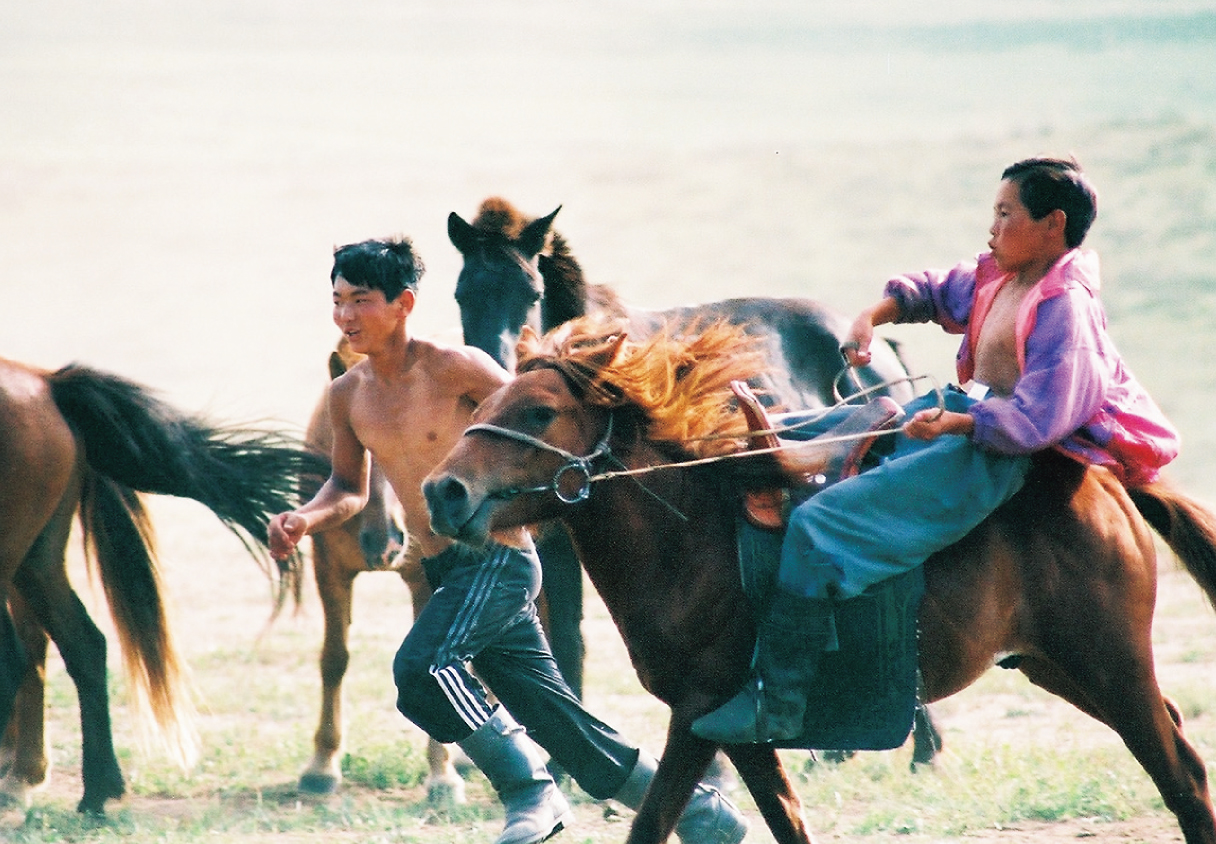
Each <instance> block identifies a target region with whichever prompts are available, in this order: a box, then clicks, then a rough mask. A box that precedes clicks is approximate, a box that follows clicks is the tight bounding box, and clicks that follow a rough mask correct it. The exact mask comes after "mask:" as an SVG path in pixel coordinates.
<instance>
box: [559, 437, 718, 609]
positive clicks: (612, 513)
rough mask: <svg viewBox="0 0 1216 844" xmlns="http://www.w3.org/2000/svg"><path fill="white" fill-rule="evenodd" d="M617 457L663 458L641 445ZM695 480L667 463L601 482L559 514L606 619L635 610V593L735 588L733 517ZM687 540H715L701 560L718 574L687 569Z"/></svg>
mask: <svg viewBox="0 0 1216 844" xmlns="http://www.w3.org/2000/svg"><path fill="white" fill-rule="evenodd" d="M617 457H618V458H619V459H620V460H621V462H622V463H623V464H624V465H625V466H628V467H631V468H634V467H640V466H646V465H656V464H662V463H669V462H671V460H670V458H669V457H667V456H665V455H662V454H660V453H659V452H658V451H657V450H653V449H651V448H649V447H647V446H643V447H641V448H639V449H637V450H635V451H634V453H633V454H629V455H622V454H620V453H618V454H617ZM616 468H619V466H618V467H616ZM702 480H703V479H701V478H699V477H693V476H690V470H688V469H675V468H673V469H665V470H660V471H658V472H654V473H650V474H646V475H640V476H632V477H622V478H616V479H613V480H609V481H601V482H598V483H596V484H595V485H594V486H593V487H592V492H591V495H590V496H589V497H588V498H587V500H586V501H585V502H583V503H582V504H581V505H579V506H578V507H577V508H575V509H574V510H573V511H571V513H570V514H568V515H567V516H566V517H565V518H564V519H563V520H564V521H565V522H566V525H567V527H568V528H569V530H570V534H571V536H572V538H573V540H574V543H575V544H576V546H578V550H579V558H580V559H581V560H582V562H583V567H584V568H585V569H586V571H587V575H588V577H589V578H590V579H591V581H592V583H593V585H594V586H595V588H596V590H597V591H598V592H599V593H600V596H601V597H602V598H603V600H604V604H605V606H607V607H608V609H609V612H611V613H612V614H613V616H614V617H616V616H618V614H628V613H630V612H635V613H636V612H637V611H638V607H639V600H641V599H642V596H647V597H655V598H656V599H658V600H660V603H662V602H668V603H669V602H671V601H673V600H679V601H680V602H681V603H683V602H684V601H686V600H688V598H689V596H688V595H687V594H684V596H683V597H680V595H681V593H684V592H685V591H686V589H688V588H689V587H690V584H691V583H692V582H693V581H697V582H699V583H706V582H710V581H716V582H718V583H719V585H718V586H717V587H715V588H721V589H729V588H730V587H731V584H734V585H735V588H739V589H740V590H741V586H739V585H738V583H739V578H738V572H737V567H736V566H735V565H734V563H733V559H734V540H735V536H734V527H733V525H734V522H733V518H732V516H731V514H730V512H729V507H728V506H727V504H726V503H725V502H724V501H723V500H722V499H721V496H718V495H716V494H715V486H714V485H713V484H712V483H710V484H706V483H703V482H702ZM693 537H696V540H697V541H696V543H695V545H696V546H697V547H698V548H707V547H711V546H713V545H714V544H715V543H713V542H711V541H708V540H710V539H712V538H714V537H716V538H717V539H718V540H719V541H718V542H717V543H716V544H717V545H718V546H720V547H718V548H717V551H718V553H716V554H713V555H710V556H708V557H706V558H705V560H704V561H703V562H704V563H705V564H706V565H707V566H711V567H713V568H714V569H715V570H717V571H718V576H717V577H714V576H712V575H711V576H709V577H708V578H707V577H706V572H705V571H704V570H703V569H702V570H700V571H694V570H693V567H691V566H689V564H688V562H689V561H688V549H689V547H691V546H692V545H693V544H694V543H692V542H691V540H692V538H693ZM664 594H665V595H666V597H662V596H663V595H664ZM740 598H742V593H741V592H740ZM618 623H620V619H619V618H618Z"/></svg>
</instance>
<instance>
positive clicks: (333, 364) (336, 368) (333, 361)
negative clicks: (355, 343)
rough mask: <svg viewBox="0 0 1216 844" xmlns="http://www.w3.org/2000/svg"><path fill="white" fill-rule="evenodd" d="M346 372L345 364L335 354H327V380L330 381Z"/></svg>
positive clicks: (339, 356) (340, 357)
mask: <svg viewBox="0 0 1216 844" xmlns="http://www.w3.org/2000/svg"><path fill="white" fill-rule="evenodd" d="M345 372H346V364H345V363H344V362H343V361H342V356H341V355H340V354H338V353H337V352H330V353H329V380H330V381H332V380H334V379H335V378H337V377H338V376H339V375H342V374H344V373H345Z"/></svg>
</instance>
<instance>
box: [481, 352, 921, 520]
mask: <svg viewBox="0 0 1216 844" xmlns="http://www.w3.org/2000/svg"><path fill="white" fill-rule="evenodd" d="M846 369H847V367H846ZM839 380H840V376H837V381H838V382H839ZM921 380H929V381H931V382H933V389H934V392H936V393H937V397H938V413H939V414H940V413H942V412H944V411H945V398H944V396H943V395H942V391H941V387H940V385H939V384H938V383H937V380H936V379H935V378H934V377H933V376H932V375H914V376H908V377H907V378H900V379H896V380H893V381H885V382H883V383H881V384H875V385H874V386H872V387H867V388H865V389H862V390H859V391H858V392H856V393H854V394H852V395H850V396H848V397H845V398H840V399H839V401H838V402H837V403H836V404H835V405H832V407H829V408H826V409H825V410H824V411H823V413H822V414H820V415H821V416H822V415H826V414H827V413H829V412H830V411H832V410H835V409H836V408H838V407H841V406H842V405H844V404H846V403H847V402H848V401H851V400H853V399H856V398H861V397H864V396H868V395H870V394H872V393H875V392H877V391H879V390H882V389H886V388H887V387H889V386H891V385H892V384H898V383H902V382H907V383H915V382H917V381H921ZM837 395H838V396H839V393H837ZM613 418H614V417H613V415H612V413H611V412H610V413H609V414H608V427H607V428H606V429H605V431H604V435H603V436H602V437H600V440H599V442H598V443H597V444H596V446H595V448H594V449H593V450H592V451H591V453H590V454H588V455H585V456H583V457H580V456H579V455H577V454H574V453H572V452H569V451H566V450H565V449H564V448H559V447H558V446H555V445H551V444H549V443H547V442H545V441H544V440H542V439H540V438H538V437H534V436H532V435H531V434H525V433H524V432H523V431H515V430H512V429H511V428H503V427H501V426H499V425H492V424H490V423H486V422H479V423H476V424H474V425H470V426H469V427H468V428H466V429H465V431H464V434H463V436H467V435H469V434H474V433H478V432H480V433H485V434H493V435H495V436H500V437H504V438H506V439H509V440H514V441H516V442H520V443H523V444H525V445H529V446H532V447H533V448H536V449H539V450H541V451H547V452H549V453H550V454H556V455H557V456H558V457H561V458H562V459H563V460H565V461H566V462H565V463H564V464H562V465H561V466H560V467H558V469H557V471H556V472H554V473H553V480H551V481H550V482H549V483H547V484H541V485H538V486H532V487H508V488H506V489H501V490H496V491H495V492H493V493H491V494H490V497H491V498H496V499H509V498H514V497H516V496H517V495H526V494H528V493H535V492H552V493H553V494H554V495H555V496H557V499H558V500H559V501H561V502H562V503H563V504H577V503H579V502H581V501H585V500H587V498H588V497H589V496H590V495H591V485H592V484H593V483H598V482H600V481H610V480H615V479H617V478H635V479H636V478H637V477H639V476H641V475H649V474H651V473H652V472H658V471H660V470H663V469H685V468H690V467H693V466H706V465H709V464H712V463H720V462H723V461H726V460H734V459H737V458H743V457H754V456H756V455H758V454H774V453H776V452H779V451H783V450H786V449H793V448H798V447H799V446H800V445H803V444H810V443H815V444H816V445H823V444H825V443H840V442H851V441H854V440H861V439H865V438H867V437H881V436H889V435H893V434H897V433H899V430H900V429H899V428H892V429H888V430H882V431H861V432H859V433H856V434H838V435H835V436H831V437H829V436H819V437H815V438H814V439H810V440H805V441H801V442H798V443H797V444H795V445H778V446H773V447H771V448H756V449H748V450H746V451H736V452H731V453H728V454H717V455H713V456H711V457H700V458H694V459H692V460H682V461H677V462H675V463H659V464H656V465H653V466H641V467H639V468H637V469H627V468H621V469H616V470H610V471H606V472H599V473H593V471H592V465H591V464H592V463H594V462H595V461H597V460H600V459H601V458H608V459H612V460H616V458H615V457H614V456H613V454H612V448H611V447H610V446H609V445H608V440H609V439H610V438H611V437H612V428H613ZM805 424H806V421H805V420H804V421H802V422H800V423H799V424H797V425H786V426H778V427H776V428H770V429H769V430H767V431H749V432H747V434H729V435H728V434H716V435H711V436H706V437H699V438H698V440H699V441H705V440H713V439H743V438H745V437H749V436H756V435H758V434H781V433H784V432H787V431H793V430H797V429H798V428H800V427H802V426H803V425H805ZM616 462H617V464H618V465H622V466H623V464H621V463H620V461H619V460H616ZM571 472H574V473H576V474H577V475H579V476H581V480H580V483H579V487H578V489H577V490H576V491H575V492H574V493H573V494H572V495H568V494H566V493H564V492H563V491H562V485H561V481H562V479H563V478H564V477H566V475H567V474H569V473H571ZM639 485H640V484H639ZM642 489H644V490H645V491H646V492H648V493H650V494H651V495H654V493H653V492H651V491H650V490H648V489H646V488H645V487H642ZM660 500H661V499H660ZM663 503H664V504H666V503H667V502H663ZM667 506H668V508H669V509H672V511H673V512H675V513H676V514H677V515H679V516H680V517H681V518H684V519H685V520H687V517H685V516H683V514H681V513H679V512H678V511H676V510H675V508H673V507H671V505H670V504H667Z"/></svg>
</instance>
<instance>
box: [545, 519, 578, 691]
mask: <svg viewBox="0 0 1216 844" xmlns="http://www.w3.org/2000/svg"><path fill="white" fill-rule="evenodd" d="M536 553H537V555H538V556H539V557H540V564H541V573H542V585H543V587H544V597H545V601H546V603H547V608H546V612H545V615H544V621H545V634H546V635H547V636H548V637H549V647H550V648H551V649H552V651H553V658H554V659H555V660H556V661H557V667H558V670H560V671H561V672H562V677H563V678H565V680H566V685H567V686H569V687H570V689H571V691H573V692H574V696H575V697H577V698H579V699H580V700H581V699H582V697H583V661H584V660H585V658H586V655H587V654H586V646H585V644H584V642H583V630H582V624H583V568H582V566H581V565H580V564H579V560H578V555H577V554H575V552H574V546H573V545H572V544H571V542H570V534H569V533H568V532H567V531H566V528H565V527H564V526H563V525H561V524H558V523H556V522H552V523H549V524H546V525H544V526H543V527H542V528H541V532H540V535H539V537H538V538H537V543H536Z"/></svg>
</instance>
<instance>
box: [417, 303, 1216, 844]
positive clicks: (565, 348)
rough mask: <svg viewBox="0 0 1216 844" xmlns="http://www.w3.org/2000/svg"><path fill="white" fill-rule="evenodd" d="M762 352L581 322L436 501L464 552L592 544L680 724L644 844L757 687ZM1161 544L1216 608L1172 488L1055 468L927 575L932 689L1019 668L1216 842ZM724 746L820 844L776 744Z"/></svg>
mask: <svg viewBox="0 0 1216 844" xmlns="http://www.w3.org/2000/svg"><path fill="white" fill-rule="evenodd" d="M749 349H750V350H751V351H748V350H749ZM754 350H755V347H754V345H752V346H749V345H748V342H747V340H746V338H745V337H743V336H741V335H740V334H739V332H738V331H737V330H735V329H731V328H728V327H725V326H716V327H713V328H711V329H709V330H706V331H703V332H700V333H699V334H696V335H694V336H685V337H682V338H673V337H669V336H666V335H659V336H655V337H652V338H650V339H648V340H646V341H645V342H641V343H633V342H629V341H627V340H626V339H625V338H624V336H623V335H622V334H621V333H619V329H618V327H617V326H616V325H614V324H609V325H605V324H603V323H595V322H588V321H576V322H575V323H571V324H568V325H567V326H566V327H565V328H563V329H562V330H560V331H558V332H555V333H554V334H552V335H550V336H549V337H547V338H546V339H544V340H543V341H542V340H540V339H537V338H535V337H533V338H527V339H525V340H524V341H523V342H522V343H521V349H520V364H519V375H518V376H517V378H516V379H515V380H514V381H513V382H512V383H510V384H508V385H506V386H505V387H503V388H502V389H501V390H499V391H498V392H497V393H495V394H494V395H493V396H491V397H490V398H489V399H487V400H486V401H485V402H484V403H483V404H482V405H481V407H480V408H479V409H478V411H477V413H476V416H475V420H474V421H475V424H474V425H473V426H472V427H470V429H469V431H468V432H467V433H466V436H465V437H464V438H462V440H461V441H460V443H459V444H458V445H457V446H456V448H455V449H453V451H452V452H451V453H450V454H449V455H448V457H447V458H446V459H445V461H444V462H443V463H442V464H441V465H440V466H439V467H437V468H436V469H435V471H434V472H433V473H432V474H431V476H430V477H429V478H428V480H427V482H426V485H425V492H426V495H427V500H428V504H429V506H430V510H431V522H432V527H433V529H434V530H436V531H437V532H439V533H442V534H445V535H448V536H453V537H456V538H459V539H461V540H463V541H467V542H470V543H480V542H482V541H484V539H485V537H486V535H487V532H488V531H489V530H490V529H492V528H497V527H503V526H506V525H514V524H525V523H531V522H535V521H538V520H541V519H547V518H560V519H562V521H563V522H565V524H566V525H567V527H568V528H569V529H570V532H571V535H572V537H573V538H574V542H575V544H576V545H577V547H578V550H579V554H580V557H581V559H582V562H583V565H584V566H585V568H586V571H587V573H588V575H589V576H590V579H591V581H592V583H593V584H594V585H595V587H596V589H597V590H598V592H599V594H600V595H601V597H602V598H603V600H604V603H605V605H606V606H607V608H608V611H609V612H610V614H611V615H612V618H613V620H614V621H615V623H616V624H617V626H618V628H619V629H620V632H621V634H622V636H623V638H624V640H625V642H626V645H627V646H628V650H629V655H630V658H631V660H632V661H633V665H634V667H635V670H636V671H637V674H638V677H639V679H640V680H641V682H642V685H643V686H644V687H645V688H646V689H647V690H648V691H650V692H651V693H652V694H654V695H655V696H656V697H658V698H659V699H660V700H662V701H664V702H665V703H667V704H668V705H669V706H670V707H671V721H670V724H669V727H668V736H667V744H666V748H665V751H664V754H663V758H662V760H661V763H660V766H659V770H658V773H657V775H656V777H655V779H654V783H653V785H652V786H651V789H650V792H649V793H648V794H647V797H646V800H645V802H644V804H643V805H642V807H641V810H640V811H639V813H638V815H637V818H636V819H635V821H634V824H633V827H632V828H631V830H630V833H629V837H628V841H629V842H630V844H657V842H661V841H664V840H666V838H667V836H668V834H669V833H670V832H671V830H672V828H673V825H674V824H675V821H676V818H677V817H678V815H679V813H680V810H681V809H682V808H683V806H684V804H685V802H686V801H687V799H688V796H689V794H690V792H691V790H692V787H693V784H694V783H695V782H696V781H697V779H698V778H699V777H700V776H701V774H702V772H703V771H704V770H705V767H706V765H707V764H708V763H709V761H710V759H711V757H712V756H713V754H714V752H715V751H716V750H717V749H718V748H717V745H716V744H714V743H713V742H710V741H707V740H704V739H701V738H699V737H697V736H695V735H693V734H692V732H691V730H690V725H691V724H692V722H693V720H695V719H696V718H697V717H698V716H700V715H702V714H704V713H706V712H709V711H711V710H712V709H713V708H714V707H716V706H718V705H719V704H721V703H722V702H723V701H725V700H726V699H727V698H729V697H730V696H731V695H733V694H734V693H735V692H736V691H737V690H738V688H739V687H740V686H741V685H742V684H743V682H744V680H745V679H746V677H747V674H748V670H749V663H750V660H751V656H752V650H753V646H754V643H755V633H756V622H755V617H754V615H753V613H752V611H751V609H750V608H749V606H748V603H747V599H746V598H745V596H744V592H743V588H742V584H741V582H740V577H739V568H738V565H739V564H738V558H737V555H736V547H735V546H736V532H737V528H736V524H737V518H738V512H739V501H740V497H741V495H742V492H743V491H745V490H747V489H749V488H755V487H756V486H757V485H758V484H760V485H763V484H766V483H776V482H778V481H779V480H780V471H779V470H778V469H777V468H776V466H775V461H773V460H772V458H771V456H766V455H743V456H742V457H738V458H732V457H730V456H729V455H730V454H732V453H734V452H735V451H736V450H738V449H740V448H742V445H743V441H742V440H741V439H740V437H741V436H742V435H743V434H744V433H745V425H744V422H743V419H742V415H741V413H740V412H739V411H738V409H737V405H736V403H735V402H734V401H733V397H732V393H731V391H730V382H731V381H732V380H735V379H740V380H742V379H747V378H749V377H752V376H754V375H755V374H756V367H757V365H758V359H757V357H756V355H755V353H754ZM766 476H767V477H766ZM1154 530H1156V531H1157V532H1158V533H1159V534H1160V535H1161V537H1162V538H1163V539H1164V540H1165V541H1166V543H1167V544H1168V545H1169V546H1170V548H1171V549H1172V550H1173V551H1174V552H1175V553H1176V554H1177V555H1178V556H1179V558H1180V559H1181V561H1182V564H1183V565H1184V567H1185V568H1186V570H1187V571H1188V572H1189V573H1190V574H1191V575H1192V576H1193V577H1194V578H1195V579H1196V581H1197V582H1198V583H1199V585H1200V586H1201V587H1202V589H1203V590H1204V592H1205V593H1206V594H1207V596H1208V598H1209V600H1213V599H1216V518H1214V517H1213V515H1212V514H1211V513H1209V512H1208V511H1207V510H1205V509H1204V508H1202V507H1200V506H1199V505H1198V504H1197V503H1196V502H1194V501H1193V500H1192V499H1190V498H1188V497H1187V496H1185V495H1184V494H1182V493H1181V492H1179V491H1177V490H1176V489H1173V488H1171V487H1170V486H1169V485H1167V484H1165V483H1154V484H1151V485H1148V486H1144V487H1140V488H1137V489H1134V490H1128V489H1125V488H1124V487H1123V486H1122V485H1121V484H1120V483H1119V482H1118V481H1117V480H1116V479H1115V478H1114V477H1113V476H1112V475H1111V474H1110V473H1109V472H1107V471H1106V470H1104V469H1100V468H1091V467H1085V466H1083V465H1081V464H1079V463H1076V462H1074V461H1072V460H1069V459H1067V458H1064V457H1061V456H1059V455H1057V454H1055V453H1054V452H1044V453H1043V454H1041V455H1040V456H1039V457H1037V458H1036V460H1035V465H1034V468H1033V470H1032V472H1031V475H1030V477H1029V479H1028V480H1027V483H1026V485H1025V487H1024V488H1023V490H1022V491H1021V492H1019V493H1018V494H1017V495H1016V496H1015V497H1014V498H1013V499H1012V500H1011V501H1010V502H1008V503H1007V504H1006V505H1004V506H1002V507H1001V508H1000V509H999V510H997V511H996V512H995V513H994V514H993V515H992V516H991V517H990V518H989V519H988V520H987V521H985V522H984V523H983V524H981V525H980V526H979V527H977V528H976V529H975V530H974V531H973V532H972V533H971V534H969V535H968V536H967V537H965V538H964V539H963V540H962V541H960V542H959V543H957V544H955V545H953V546H951V547H949V548H947V549H945V550H943V551H941V552H939V553H938V554H935V555H934V556H933V557H931V558H930V559H929V561H928V562H927V563H926V564H925V571H924V574H925V596H924V599H923V602H922V604H921V609H920V618H919V624H920V638H919V651H920V669H921V674H922V676H923V681H924V691H925V694H926V697H927V698H928V700H930V701H932V700H938V699H941V698H944V697H946V696H948V695H951V694H954V693H955V692H957V691H960V690H961V689H963V688H965V687H967V686H968V685H970V684H971V683H973V682H974V681H975V680H976V679H977V678H978V677H979V676H980V675H981V674H983V673H984V672H985V671H987V670H988V669H989V668H991V667H993V665H995V664H996V663H997V661H998V660H999V661H1000V662H1001V664H1002V665H1006V666H1010V667H1013V666H1015V665H1016V667H1017V669H1018V670H1020V671H1021V672H1022V673H1023V674H1024V675H1025V676H1026V677H1027V678H1028V679H1029V680H1030V681H1031V682H1032V683H1034V684H1035V685H1038V686H1040V687H1042V688H1043V689H1046V690H1047V691H1049V692H1051V693H1053V694H1055V695H1058V696H1059V697H1061V698H1063V699H1064V700H1066V701H1068V702H1070V703H1072V704H1073V705H1075V706H1076V707H1078V708H1079V709H1080V710H1081V711H1083V712H1085V713H1087V714H1089V715H1091V716H1093V717H1094V718H1096V719H1098V720H1099V721H1101V722H1103V723H1105V724H1107V725H1108V726H1110V727H1111V728H1112V729H1113V730H1115V731H1116V732H1117V733H1118V734H1119V736H1120V737H1121V738H1122V739H1123V741H1124V743H1125V744H1126V746H1127V747H1128V749H1129V750H1131V752H1132V754H1133V755H1134V756H1135V757H1136V759H1137V760H1138V761H1139V763H1140V764H1141V766H1142V767H1143V768H1144V770H1145V771H1146V772H1147V773H1148V775H1149V776H1150V777H1151V778H1152V780H1153V782H1154V784H1155V785H1156V786H1157V788H1158V790H1159V791H1160V793H1161V796H1162V799H1163V800H1164V802H1165V805H1166V806H1167V807H1168V808H1169V809H1170V811H1172V812H1173V813H1174V815H1175V816H1176V817H1177V819H1178V824H1179V826H1180V827H1181V829H1182V832H1183V835H1184V837H1185V839H1186V841H1187V842H1188V844H1214V842H1216V818H1214V816H1213V809H1212V802H1211V798H1210V796H1209V793H1208V786H1207V779H1206V772H1205V767H1204V762H1203V760H1202V759H1201V758H1200V757H1199V755H1198V754H1197V753H1196V752H1195V750H1194V748H1193V747H1192V746H1191V745H1190V744H1189V743H1188V742H1187V740H1186V738H1185V737H1184V736H1183V732H1182V718H1181V715H1180V714H1179V711H1178V709H1177V707H1176V706H1175V705H1174V704H1172V703H1171V702H1170V701H1168V700H1167V699H1166V698H1165V697H1163V695H1162V693H1161V690H1160V688H1159V686H1158V684H1157V679H1156V675H1155V670H1154V664H1153V652H1152V637H1151V623H1152V616H1153V607H1154V601H1155V593H1156V583H1157V573H1156V552H1155V545H1154V540H1153V531H1154ZM676 668H678V669H679V670H673V669H676ZM722 749H723V750H724V751H725V752H726V754H727V755H728V756H729V757H730V758H731V760H732V761H733V762H734V764H735V766H736V767H737V768H738V770H739V773H740V775H741V776H742V778H743V781H744V782H745V783H746V785H747V787H748V789H749V790H750V791H751V793H752V795H753V797H754V798H755V800H756V805H757V807H758V808H759V810H760V812H761V813H762V814H763V816H764V819H765V821H766V822H767V824H768V826H769V828H770V830H771V831H772V833H773V836H774V838H775V839H776V840H777V841H778V842H782V844H787V842H788V843H789V844H792V843H793V842H808V841H810V839H811V836H810V833H809V831H808V829H807V827H806V823H805V821H804V819H803V817H802V813H801V809H800V805H799V801H798V798H797V796H796V794H795V793H794V791H793V789H792V787H791V785H790V783H789V781H788V779H787V777H786V775H785V772H784V771H783V770H782V767H781V762H780V760H779V758H778V756H777V753H776V750H775V749H774V747H773V746H772V745H768V744H752V745H728V746H725V747H723V748H722Z"/></svg>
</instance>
